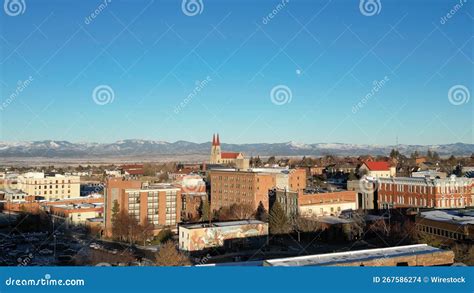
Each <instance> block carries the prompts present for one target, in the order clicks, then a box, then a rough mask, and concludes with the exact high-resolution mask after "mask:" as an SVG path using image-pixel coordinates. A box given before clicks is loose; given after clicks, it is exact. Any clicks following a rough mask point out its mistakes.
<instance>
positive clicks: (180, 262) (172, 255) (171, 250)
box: [155, 241, 191, 266]
mask: <svg viewBox="0 0 474 293" xmlns="http://www.w3.org/2000/svg"><path fill="white" fill-rule="evenodd" d="M155 259H156V261H155V263H156V265H157V266H186V265H190V264H191V262H190V261H189V259H188V258H187V257H186V255H184V254H183V253H181V252H179V251H178V250H177V249H176V246H175V244H174V243H173V242H172V241H167V242H165V244H163V245H162V246H161V247H160V250H159V251H158V253H157V254H155Z"/></svg>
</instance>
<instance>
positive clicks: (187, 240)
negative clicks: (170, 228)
mask: <svg viewBox="0 0 474 293" xmlns="http://www.w3.org/2000/svg"><path fill="white" fill-rule="evenodd" d="M178 233H179V249H181V250H184V251H190V252H192V251H201V250H205V249H210V248H217V247H225V248H233V247H241V246H254V245H262V244H264V243H265V242H266V238H267V236H268V223H265V222H261V221H257V220H245V221H230V222H215V223H211V224H209V223H198V224H184V225H180V226H179V231H178Z"/></svg>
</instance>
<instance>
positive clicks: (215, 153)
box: [210, 134, 244, 164]
mask: <svg viewBox="0 0 474 293" xmlns="http://www.w3.org/2000/svg"><path fill="white" fill-rule="evenodd" d="M243 159H244V154H242V153H233V152H222V151H221V142H220V140H219V134H217V135H216V134H214V135H213V136H212V147H211V162H210V163H211V164H237V163H238V161H239V160H243Z"/></svg>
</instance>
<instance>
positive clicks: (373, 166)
mask: <svg viewBox="0 0 474 293" xmlns="http://www.w3.org/2000/svg"><path fill="white" fill-rule="evenodd" d="M364 164H365V165H366V166H367V168H369V170H370V171H389V170H390V164H389V163H387V162H383V161H375V162H365V163H364Z"/></svg>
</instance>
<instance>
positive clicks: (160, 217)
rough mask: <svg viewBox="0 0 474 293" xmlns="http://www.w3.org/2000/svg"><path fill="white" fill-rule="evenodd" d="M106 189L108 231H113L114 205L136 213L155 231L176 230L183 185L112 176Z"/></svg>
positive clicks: (105, 211) (140, 219) (106, 232)
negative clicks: (146, 182)
mask: <svg viewBox="0 0 474 293" xmlns="http://www.w3.org/2000/svg"><path fill="white" fill-rule="evenodd" d="M106 186H107V188H106V189H105V210H104V217H105V221H104V222H105V234H106V236H107V237H110V236H111V234H112V208H113V206H114V202H115V201H116V202H117V203H118V206H119V210H120V211H122V210H125V211H126V212H127V213H128V214H129V215H131V216H134V217H135V218H136V219H137V220H138V222H139V223H140V224H144V223H145V221H147V220H148V221H149V222H150V223H151V224H153V225H154V226H155V231H154V232H155V233H158V232H159V231H160V230H162V229H163V228H165V227H166V228H171V229H175V228H176V224H177V223H179V222H180V220H181V188H179V187H176V186H173V185H170V184H157V185H147V184H142V183H141V182H140V181H138V180H126V179H123V178H110V179H108V180H107V184H106Z"/></svg>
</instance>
